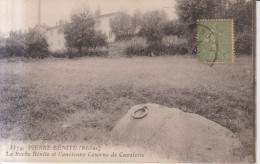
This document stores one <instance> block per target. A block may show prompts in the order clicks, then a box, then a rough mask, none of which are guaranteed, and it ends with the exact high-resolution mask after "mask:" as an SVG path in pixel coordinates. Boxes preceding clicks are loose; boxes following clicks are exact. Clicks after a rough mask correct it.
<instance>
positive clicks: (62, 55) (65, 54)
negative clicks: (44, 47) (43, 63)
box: [51, 52, 68, 58]
mask: <svg viewBox="0 0 260 164" xmlns="http://www.w3.org/2000/svg"><path fill="white" fill-rule="evenodd" d="M51 56H52V57H55V58H67V57H68V52H53V53H51Z"/></svg>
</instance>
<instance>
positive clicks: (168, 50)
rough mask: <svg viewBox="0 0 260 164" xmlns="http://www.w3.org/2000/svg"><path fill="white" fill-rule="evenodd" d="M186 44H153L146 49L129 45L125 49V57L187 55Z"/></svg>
mask: <svg viewBox="0 0 260 164" xmlns="http://www.w3.org/2000/svg"><path fill="white" fill-rule="evenodd" d="M187 47H188V46H187V44H179V45H174V44H171V45H163V44H153V45H149V46H148V47H145V46H141V45H131V46H129V47H127V48H126V55H127V56H161V55H176V54H179V55H184V54H187V53H188V48H187Z"/></svg>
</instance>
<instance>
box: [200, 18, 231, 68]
mask: <svg viewBox="0 0 260 164" xmlns="http://www.w3.org/2000/svg"><path fill="white" fill-rule="evenodd" d="M233 35H234V34H233V20H232V19H202V20H198V36H197V39H198V51H197V52H198V56H199V61H200V62H201V63H210V64H214V63H234V43H233V40H234V39H233Z"/></svg>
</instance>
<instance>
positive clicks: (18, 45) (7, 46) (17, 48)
mask: <svg viewBox="0 0 260 164" xmlns="http://www.w3.org/2000/svg"><path fill="white" fill-rule="evenodd" d="M4 42H5V43H4V44H3V45H1V50H0V53H1V58H11V57H21V56H24V55H25V46H24V44H25V41H24V36H23V35H21V34H16V33H11V34H10V37H9V38H7V39H6V40H5V41H4Z"/></svg>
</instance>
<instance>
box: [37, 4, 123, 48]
mask: <svg viewBox="0 0 260 164" xmlns="http://www.w3.org/2000/svg"><path fill="white" fill-rule="evenodd" d="M118 13H119V12H114V13H109V14H104V15H101V11H100V10H99V9H98V10H97V11H96V13H95V20H96V24H95V28H96V30H101V31H102V32H103V33H104V34H105V35H106V36H107V41H108V42H114V41H115V35H114V34H113V33H112V31H111V28H110V21H111V20H112V19H113V17H115V16H116V15H117V14H118ZM66 23H67V22H66V21H64V20H60V21H59V23H56V26H54V27H49V26H46V25H37V26H35V28H34V30H37V31H39V32H41V33H42V34H43V35H44V36H45V37H46V39H47V43H48V45H49V50H50V51H51V52H58V51H64V50H66V47H65V44H66V40H65V37H64V33H63V29H64V26H65V24H66Z"/></svg>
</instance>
